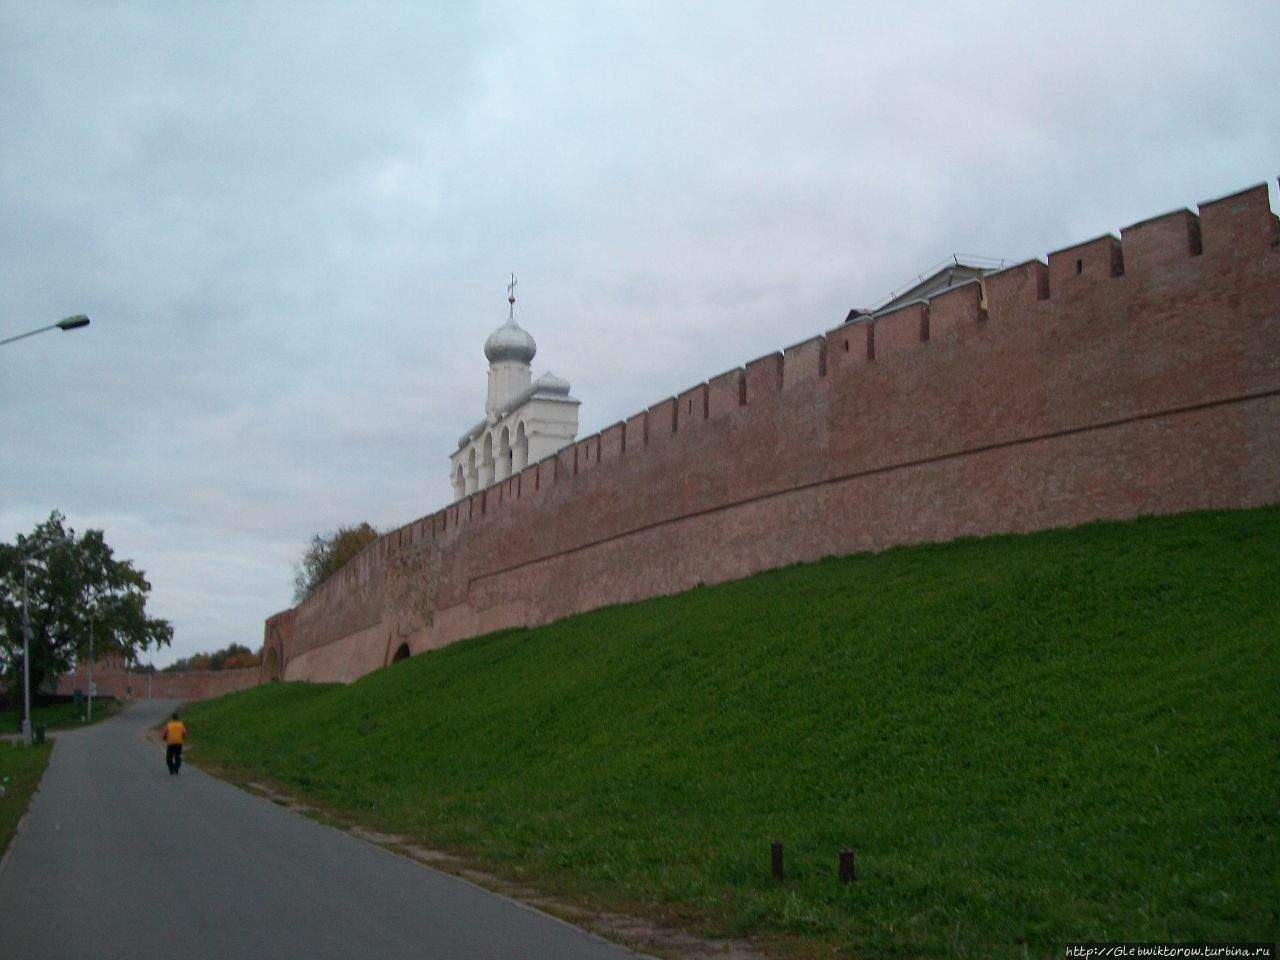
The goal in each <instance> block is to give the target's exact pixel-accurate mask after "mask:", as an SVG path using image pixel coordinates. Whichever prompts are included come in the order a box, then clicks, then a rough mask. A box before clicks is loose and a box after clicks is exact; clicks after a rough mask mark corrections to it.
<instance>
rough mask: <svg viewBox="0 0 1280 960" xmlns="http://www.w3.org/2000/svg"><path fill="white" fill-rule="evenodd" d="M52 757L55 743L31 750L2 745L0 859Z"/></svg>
mask: <svg viewBox="0 0 1280 960" xmlns="http://www.w3.org/2000/svg"><path fill="white" fill-rule="evenodd" d="M52 753H53V744H51V743H43V744H41V745H39V746H33V747H27V746H23V745H21V744H13V743H6V742H4V741H0V785H3V786H4V796H0V857H3V856H4V852H5V851H6V850H8V849H9V841H10V840H12V839H13V835H14V834H15V833H16V832H17V830H18V823H19V822H20V821H21V820H22V817H23V815H24V814H25V813H26V812H27V807H28V806H30V804H31V797H32V795H34V794H35V792H36V788H37V787H39V786H40V778H41V777H43V776H44V770H45V767H47V766H48V765H49V757H50V755H51V754H52Z"/></svg>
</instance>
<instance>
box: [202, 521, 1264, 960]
mask: <svg viewBox="0 0 1280 960" xmlns="http://www.w3.org/2000/svg"><path fill="white" fill-rule="evenodd" d="M1278 584H1280V509H1275V508H1270V509H1264V510H1255V511H1249V512H1234V513H1210V514H1197V515H1190V516H1184V517H1178V518H1168V519H1152V520H1143V521H1140V522H1137V523H1133V524H1098V525H1091V526H1088V527H1082V528H1079V529H1076V530H1071V531H1058V532H1049V533H1044V534H1038V535H1034V536H1029V537H1000V538H994V539H987V540H969V541H960V542H957V543H953V544H947V545H941V546H923V547H913V548H903V549H896V550H892V551H889V552H887V553H884V554H880V555H875V556H857V557H852V558H847V559H841V560H833V561H827V562H823V563H819V564H815V565H811V566H804V567H793V568H789V569H786V570H782V571H777V572H774V573H769V574H765V575H762V576H758V577H754V578H752V579H750V580H746V581H741V582H738V583H732V584H726V585H723V586H718V587H714V588H704V589H699V590H694V591H692V592H690V593H687V594H684V595H681V596H678V597H672V598H667V599H661V600H655V601H651V602H646V603H640V604H636V605H632V606H627V607H617V608H612V609H608V610H603V611H599V612H596V613H593V614H590V615H586V616H581V617H576V618H574V619H571V620H567V621H564V622H561V623H558V624H555V625H553V626H550V627H546V628H542V629H538V630H530V631H509V632H504V633H500V634H495V635H492V636H488V637H484V638H480V639H476V640H472V641H467V642H464V643H459V644H456V645H454V646H452V647H449V648H447V649H445V650H442V651H438V652H434V653H430V654H427V655H423V656H418V657H414V658H412V659H410V660H407V661H404V662H403V663H400V664H398V665H396V666H395V667H393V668H391V669H388V670H383V671H379V672H378V673H375V674H372V675H370V676H368V677H365V678H364V679H362V680H361V681H359V682H358V683H355V684H353V685H351V686H348V687H336V686H310V685H301V684H298V685H295V684H284V685H274V686H268V687H262V688H258V689H254V690H250V691H247V692H245V693H242V694H237V695H234V696H232V697H228V698H225V699H223V700H219V701H214V702H210V703H206V704H202V705H199V706H196V707H193V708H192V709H191V710H190V711H189V712H188V713H187V714H186V715H185V716H184V719H186V720H187V721H188V722H189V724H190V726H191V728H192V731H193V740H194V741H195V743H196V747H197V751H198V752H199V753H200V754H202V755H204V756H210V757H212V758H214V759H216V760H217V761H218V762H219V763H222V764H225V765H227V766H228V767H230V768H235V769H237V770H238V771H240V772H241V773H242V774H248V775H252V776H255V777H264V778H269V779H271V780H273V781H275V782H277V783H279V784H282V785H285V786H286V787H287V788H288V789H289V790H291V791H292V792H294V793H296V794H299V795H302V796H306V797H310V798H312V799H313V800H316V801H319V802H321V803H323V804H326V805H329V806H331V807H333V808H337V809H341V810H343V811H347V812H349V813H351V814H354V815H355V816H356V817H358V818H361V819H363V820H364V821H366V822H368V823H371V824H379V825H382V826H383V827H385V828H387V829H390V830H392V831H396V832H400V833H405V834H409V835H412V836H415V837H417V838H420V839H421V840H422V841H423V842H425V843H427V844H430V845H434V846H437V847H440V848H445V849H454V850H460V851H465V852H466V853H468V854H470V855H472V856H474V857H478V858H480V859H482V860H483V861H484V862H486V863H488V864H490V865H492V866H493V867H494V869H495V870H497V871H498V872H500V873H503V874H506V875H509V876H514V877H519V878H523V879H526V880H533V881H535V882H536V883H537V884H539V885H540V886H541V887H542V888H544V889H546V890H549V891H552V892H558V893H568V894H571V895H573V896H575V897H577V898H579V899H580V900H582V901H584V902H587V903H589V904H593V905H597V906H601V907H606V906H607V907H613V908H622V909H631V910H635V911H640V912H645V913H648V914H650V915H659V916H666V917H669V918H674V919H678V920H680V921H682V922H684V923H687V924H689V925H691V926H692V927H693V928H694V929H696V930H699V931H700V932H703V933H710V934H713V935H729V936H734V935H738V936H740V935H757V936H761V937H764V938H766V939H773V938H781V939H784V940H786V941H787V942H788V943H790V944H791V945H792V946H794V947H796V948H798V949H799V950H801V951H803V952H807V951H809V950H812V952H813V953H815V954H817V953H818V952H819V951H820V950H821V951H822V952H823V953H824V955H831V949H830V948H831V947H836V948H839V952H840V955H851V956H895V957H896V956H901V957H914V956H929V957H943V956H980V957H1022V956H1024V955H1031V956H1043V957H1060V956H1062V949H1063V945H1064V944H1065V943H1067V942H1070V941H1076V940H1104V941H1105V940H1129V941H1232V940H1234V941H1240V940H1275V939H1276V937H1277V932H1278V930H1277V928H1278V926H1280V924H1278V923H1277V906H1278V905H1280V872H1278V871H1277V870H1276V864H1277V863H1280V816H1278V813H1277V788H1278V787H1280V755H1278V752H1277V749H1278V748H1277V745H1278V744H1280V710H1277V708H1276V699H1275V698H1276V689H1277V680H1280V587H1278V586H1277V585H1278ZM775 839H776V840H779V841H782V842H783V843H784V844H785V850H786V880H785V882H784V883H782V884H777V883H774V882H772V881H771V879H770V871H769V844H770V841H772V840H775ZM842 847H851V848H853V849H854V850H855V851H856V854H857V871H858V877H857V880H856V881H855V882H854V883H852V884H850V885H848V886H842V885H841V884H839V883H838V882H837V880H836V865H837V854H838V851H839V850H840V849H841V848H842ZM846 952H847V953H846Z"/></svg>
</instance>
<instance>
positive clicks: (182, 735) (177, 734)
mask: <svg viewBox="0 0 1280 960" xmlns="http://www.w3.org/2000/svg"><path fill="white" fill-rule="evenodd" d="M162 736H163V737H164V742H165V743H168V744H174V743H182V741H183V740H185V739H187V725H186V724H185V723H183V722H182V721H181V720H170V721H169V722H168V723H166V724H165V725H164V733H163V734H162Z"/></svg>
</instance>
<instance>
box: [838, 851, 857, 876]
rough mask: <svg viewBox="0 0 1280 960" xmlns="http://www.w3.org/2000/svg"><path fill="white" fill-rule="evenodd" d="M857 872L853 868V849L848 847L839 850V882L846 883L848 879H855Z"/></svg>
mask: <svg viewBox="0 0 1280 960" xmlns="http://www.w3.org/2000/svg"><path fill="white" fill-rule="evenodd" d="M857 876H858V875H857V874H856V873H855V872H854V869H853V851H852V850H849V849H848V848H846V849H844V850H841V851H840V882H841V883H848V882H849V881H850V880H853V879H856V878H857Z"/></svg>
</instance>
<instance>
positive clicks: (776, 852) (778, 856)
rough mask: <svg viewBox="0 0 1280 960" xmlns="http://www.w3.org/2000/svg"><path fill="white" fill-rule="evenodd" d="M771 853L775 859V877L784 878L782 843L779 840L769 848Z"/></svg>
mask: <svg viewBox="0 0 1280 960" xmlns="http://www.w3.org/2000/svg"><path fill="white" fill-rule="evenodd" d="M769 853H770V855H771V857H772V860H773V879H775V880H779V881H781V880H782V844H780V843H779V842H778V841H777V840H775V841H774V842H773V845H772V846H771V847H770V848H769Z"/></svg>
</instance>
